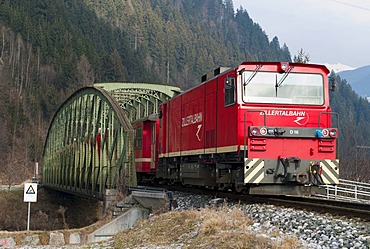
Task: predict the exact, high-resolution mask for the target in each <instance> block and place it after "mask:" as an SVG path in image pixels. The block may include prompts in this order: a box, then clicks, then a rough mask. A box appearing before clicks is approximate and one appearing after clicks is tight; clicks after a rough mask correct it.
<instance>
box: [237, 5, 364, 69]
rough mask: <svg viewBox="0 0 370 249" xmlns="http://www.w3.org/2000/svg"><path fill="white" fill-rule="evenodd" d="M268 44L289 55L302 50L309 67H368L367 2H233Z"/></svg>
mask: <svg viewBox="0 0 370 249" xmlns="http://www.w3.org/2000/svg"><path fill="white" fill-rule="evenodd" d="M233 3H234V8H235V9H237V8H239V7H240V6H243V9H245V10H247V12H248V14H249V16H250V17H251V18H252V19H253V21H254V22H255V23H258V24H259V25H260V26H261V28H262V30H264V31H265V32H266V34H267V35H268V37H269V40H270V41H271V39H272V38H274V37H275V36H277V37H278V38H279V42H280V45H281V46H282V45H283V44H284V43H286V44H287V46H288V47H289V51H290V53H291V55H292V57H293V56H294V55H297V54H298V51H299V50H300V49H301V48H303V50H304V51H305V52H306V53H307V54H309V55H310V62H312V63H330V64H335V63H342V64H345V65H348V66H352V67H362V66H367V65H370V0H233Z"/></svg>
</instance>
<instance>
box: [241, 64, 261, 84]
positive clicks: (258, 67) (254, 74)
mask: <svg viewBox="0 0 370 249" xmlns="http://www.w3.org/2000/svg"><path fill="white" fill-rule="evenodd" d="M261 67H262V65H261V64H260V65H257V66H256V69H254V71H253V73H252V74H251V75H250V76H249V77H248V79H247V80H246V81H244V83H243V87H244V90H245V87H246V86H247V85H248V84H249V83H250V82H251V81H252V79H253V78H254V76H256V74H257V73H258V71H259V70H260V69H261Z"/></svg>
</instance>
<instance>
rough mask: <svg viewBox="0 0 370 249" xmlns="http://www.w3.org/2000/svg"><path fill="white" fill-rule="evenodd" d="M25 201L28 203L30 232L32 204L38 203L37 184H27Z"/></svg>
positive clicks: (28, 228)
mask: <svg viewBox="0 0 370 249" xmlns="http://www.w3.org/2000/svg"><path fill="white" fill-rule="evenodd" d="M23 201H24V202H28V216H27V231H29V230H30V215H31V202H37V183H25V184H24V195H23Z"/></svg>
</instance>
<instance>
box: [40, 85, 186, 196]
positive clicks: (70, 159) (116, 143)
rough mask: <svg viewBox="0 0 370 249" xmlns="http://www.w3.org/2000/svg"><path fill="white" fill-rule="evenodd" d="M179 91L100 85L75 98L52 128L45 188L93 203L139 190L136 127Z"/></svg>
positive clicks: (63, 107)
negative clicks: (111, 193) (123, 190)
mask: <svg viewBox="0 0 370 249" xmlns="http://www.w3.org/2000/svg"><path fill="white" fill-rule="evenodd" d="M179 92H180V89H179V88H177V87H171V86H163V85H155V84H146V83H100V84H95V85H94V87H85V88H82V89H80V90H78V91H76V92H75V93H74V94H72V95H71V96H70V97H69V98H68V99H67V100H66V101H65V102H64V103H63V104H62V105H61V106H60V107H59V109H58V110H57V112H56V114H55V115H54V117H53V120H52V122H51V124H50V127H49V130H48V135H47V138H46V141H45V145H44V152H43V175H42V184H43V185H45V186H47V187H51V188H55V189H59V190H62V191H66V192H71V193H75V194H79V195H84V196H88V197H94V198H98V199H102V198H103V194H104V190H105V189H112V188H116V189H117V188H120V187H124V186H135V185H136V170H135V165H134V153H133V143H134V142H133V139H134V137H133V136H134V131H133V128H132V125H131V122H133V121H135V120H137V119H140V118H142V117H144V116H148V115H150V114H154V113H157V112H158V106H159V104H160V103H162V102H163V101H166V100H168V99H169V98H171V97H173V96H174V95H176V94H178V93H179Z"/></svg>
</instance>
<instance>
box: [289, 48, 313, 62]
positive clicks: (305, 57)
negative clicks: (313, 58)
mask: <svg viewBox="0 0 370 249" xmlns="http://www.w3.org/2000/svg"><path fill="white" fill-rule="evenodd" d="M293 61H294V62H297V63H308V62H310V55H309V54H306V52H304V51H303V48H301V50H299V51H298V55H294V58H293Z"/></svg>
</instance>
